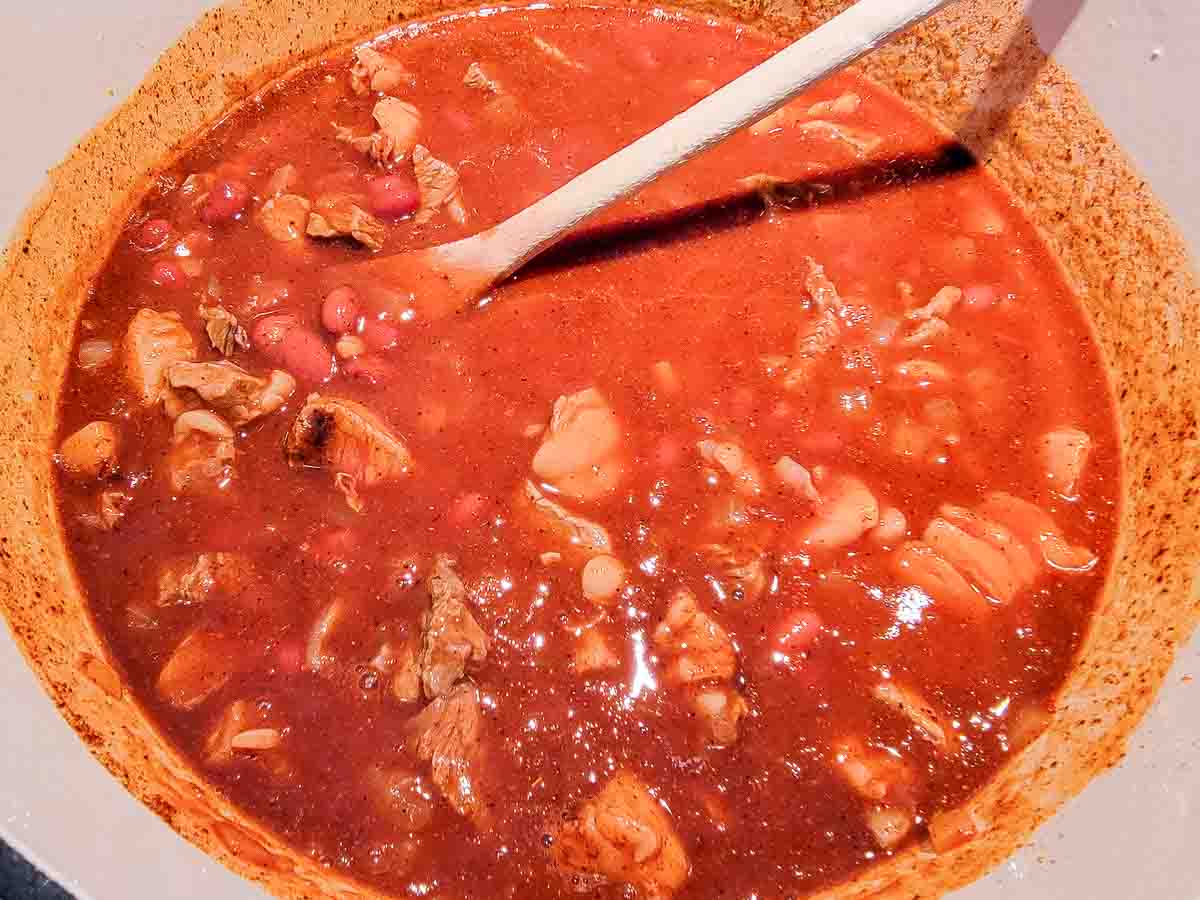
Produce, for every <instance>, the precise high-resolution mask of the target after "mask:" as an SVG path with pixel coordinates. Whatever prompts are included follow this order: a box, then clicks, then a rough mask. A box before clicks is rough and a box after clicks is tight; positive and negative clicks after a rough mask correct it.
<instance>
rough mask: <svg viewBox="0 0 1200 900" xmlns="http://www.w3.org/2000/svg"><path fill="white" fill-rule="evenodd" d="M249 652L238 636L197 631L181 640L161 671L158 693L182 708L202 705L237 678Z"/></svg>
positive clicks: (173, 704)
mask: <svg viewBox="0 0 1200 900" xmlns="http://www.w3.org/2000/svg"><path fill="white" fill-rule="evenodd" d="M245 652H246V648H245V646H243V644H242V642H241V641H239V640H237V639H235V638H231V637H228V636H227V635H224V634H219V633H217V632H212V631H194V632H192V633H191V634H189V635H188V636H187V637H185V638H184V639H183V640H182V641H181V642H180V643H179V646H178V647H176V648H175V652H174V653H172V654H171V658H170V659H168V660H167V664H166V665H165V666H163V667H162V670H161V671H160V672H159V673H158V693H159V695H160V696H162V698H163V699H164V700H166V701H167V702H169V703H170V704H171V705H172V706H177V707H179V708H180V709H191V708H192V707H195V706H199V705H200V704H201V703H203V702H204V701H205V700H207V699H208V698H209V697H210V696H211V695H212V694H214V693H215V692H217V691H218V690H220V689H221V688H222V687H224V686H225V684H226V683H227V682H228V681H229V679H230V678H232V677H233V675H234V673H235V672H236V671H237V670H238V661H239V660H240V659H242V658H243V657H244V656H245Z"/></svg>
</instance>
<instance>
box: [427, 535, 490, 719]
mask: <svg viewBox="0 0 1200 900" xmlns="http://www.w3.org/2000/svg"><path fill="white" fill-rule="evenodd" d="M425 587H426V589H427V590H428V591H429V599H430V601H431V606H430V609H429V611H428V612H427V613H425V615H424V616H422V619H421V631H422V637H421V657H420V665H421V683H422V684H423V685H424V687H425V696H426V697H428V698H429V699H431V700H432V699H434V698H436V697H443V696H445V695H446V694H447V693H449V691H450V689H451V688H452V687H453V686H454V683H455V682H456V681H458V680H459V679H460V678H462V677H463V675H464V674H466V671H467V668H468V667H471V666H478V665H479V664H480V663H482V662H483V661H484V659H486V658H487V651H488V640H487V635H485V634H484V633H483V629H482V628H480V627H479V623H478V622H476V621H475V617H474V616H473V615H471V611H470V610H469V609H468V608H467V604H466V599H467V589H466V587H464V586H463V583H462V580H461V579H460V578H459V577H458V574H457V573H456V572H455V571H454V560H453V559H452V558H451V557H449V556H447V555H445V554H442V555H440V556H438V557H437V558H436V559H435V560H434V562H433V569H432V570H431V571H430V573H429V575H428V577H427V578H426V579H425Z"/></svg>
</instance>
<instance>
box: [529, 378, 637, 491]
mask: <svg viewBox="0 0 1200 900" xmlns="http://www.w3.org/2000/svg"><path fill="white" fill-rule="evenodd" d="M621 436H622V435H621V423H620V421H619V420H618V419H617V415H616V413H614V412H613V410H612V407H611V406H609V405H608V401H607V400H605V399H604V396H603V395H602V394H601V393H600V392H599V391H598V390H596V389H595V388H587V389H585V390H582V391H578V392H577V393H574V394H566V395H564V396H562V397H559V398H558V399H557V400H555V401H554V411H553V412H552V413H551V415H550V426H549V428H548V429H547V430H546V432H545V434H544V435H543V437H542V444H541V446H540V447H538V449H537V452H536V453H535V454H534V456H533V472H534V474H535V475H537V477H538V478H539V479H541V480H542V481H545V482H547V483H549V484H551V485H553V486H554V487H555V488H556V489H557V490H558V491H560V492H561V493H562V495H563V496H564V497H568V498H570V499H573V500H594V499H596V498H598V497H601V496H603V495H604V494H607V493H609V492H611V491H612V490H613V489H615V488H616V487H617V485H618V484H619V483H620V480H621V477H622V476H623V475H624V472H625V465H624V459H623V457H622V455H621Z"/></svg>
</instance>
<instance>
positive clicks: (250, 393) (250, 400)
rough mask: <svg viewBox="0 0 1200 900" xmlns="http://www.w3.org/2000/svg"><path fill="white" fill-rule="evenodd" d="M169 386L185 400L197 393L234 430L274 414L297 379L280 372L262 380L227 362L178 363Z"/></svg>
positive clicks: (291, 390)
mask: <svg viewBox="0 0 1200 900" xmlns="http://www.w3.org/2000/svg"><path fill="white" fill-rule="evenodd" d="M167 383H168V384H170V386H171V387H172V388H174V389H175V390H176V391H177V392H178V394H179V396H180V397H181V398H184V399H185V400H186V399H187V398H188V396H189V392H190V393H191V394H194V395H195V396H196V397H198V398H199V399H200V400H202V401H203V402H204V403H205V404H207V405H208V406H210V407H212V409H214V410H216V411H217V412H219V413H220V414H221V415H222V416H223V417H224V418H225V419H226V420H227V421H228V422H229V423H230V424H231V425H233V426H234V427H237V426H240V425H245V424H247V423H249V422H253V421H254V420H255V419H258V418H261V417H262V416H265V415H269V414H270V413H273V412H275V410H277V409H279V407H281V406H283V404H284V403H285V402H286V401H287V399H288V397H290V396H291V395H292V392H293V391H295V389H296V379H294V378H293V377H292V376H291V375H289V374H288V373H287V372H284V371H282V370H280V369H275V370H274V371H272V372H271V375H270V377H269V378H259V377H258V376H257V375H251V374H250V373H249V372H247V371H246V370H245V369H242V368H240V367H238V366H236V365H235V364H233V363H231V362H229V361H227V360H222V361H220V362H199V363H192V362H185V363H176V364H175V365H173V366H171V368H170V369H168V370H167Z"/></svg>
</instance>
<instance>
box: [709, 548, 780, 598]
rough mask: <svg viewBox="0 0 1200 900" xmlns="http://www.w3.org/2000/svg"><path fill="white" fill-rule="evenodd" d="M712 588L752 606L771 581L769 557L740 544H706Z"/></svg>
mask: <svg viewBox="0 0 1200 900" xmlns="http://www.w3.org/2000/svg"><path fill="white" fill-rule="evenodd" d="M697 549H698V550H700V551H701V552H702V553H703V554H704V558H705V562H706V564H707V566H708V568H709V571H710V573H711V579H712V581H711V584H712V586H713V589H714V590H716V591H718V592H719V593H720V594H723V595H724V596H725V597H726V598H728V599H731V600H735V601H738V602H746V603H753V602H754V601H755V600H757V599H758V598H759V597H761V596H762V595H763V592H764V591H765V590H766V589H767V585H768V583H769V582H770V579H771V571H770V566H769V565H768V563H767V557H766V555H765V554H764V553H763V552H762V550H760V549H759V548H758V547H754V546H743V545H737V544H703V545H701V546H700V547H698V548H697Z"/></svg>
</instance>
